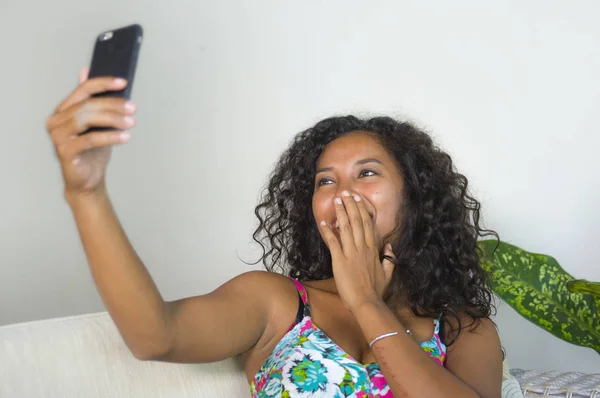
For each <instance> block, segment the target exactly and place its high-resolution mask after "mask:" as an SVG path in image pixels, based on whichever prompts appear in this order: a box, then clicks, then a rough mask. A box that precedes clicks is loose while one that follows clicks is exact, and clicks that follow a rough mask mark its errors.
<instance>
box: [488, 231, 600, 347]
mask: <svg viewBox="0 0 600 398" xmlns="http://www.w3.org/2000/svg"><path fill="white" fill-rule="evenodd" d="M497 243H498V242H497V241H496V240H482V241H479V242H478V244H479V247H480V248H481V249H482V250H483V256H482V259H481V262H482V266H483V268H484V269H486V271H488V272H489V273H490V275H491V284H492V290H493V291H494V293H496V294H497V295H498V296H499V297H500V298H502V300H504V301H505V302H506V303H508V304H509V305H510V306H511V307H512V308H514V309H515V310H516V311H517V312H519V314H521V315H522V316H523V317H524V318H525V319H527V320H529V321H531V322H533V323H534V324H536V325H538V326H540V327H541V328H543V329H545V330H547V331H548V332H550V333H552V334H553V335H554V336H556V337H558V338H560V339H562V340H564V341H567V342H569V343H572V344H576V345H579V346H583V347H590V348H593V349H594V350H596V351H597V352H598V353H600V319H599V316H598V312H597V310H598V307H597V305H596V301H595V300H594V297H593V296H591V295H588V294H583V293H579V292H571V291H569V289H568V287H567V284H568V282H569V281H572V280H573V279H574V278H573V277H572V276H571V275H569V274H568V273H567V272H566V271H565V270H563V269H562V267H561V266H560V265H559V264H558V262H557V261H556V259H554V258H553V257H550V256H547V255H544V254H536V253H529V252H526V251H525V250H523V249H521V248H519V247H517V246H513V245H510V244H508V243H506V242H500V244H499V246H498V248H497V249H496V251H495V252H494V248H495V247H496V245H497Z"/></svg>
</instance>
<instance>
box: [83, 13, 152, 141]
mask: <svg viewBox="0 0 600 398" xmlns="http://www.w3.org/2000/svg"><path fill="white" fill-rule="evenodd" d="M142 38H143V29H142V27H141V26H140V25H138V24H134V25H129V26H125V27H122V28H119V29H115V30H111V31H107V32H103V33H101V34H100V35H98V37H97V38H96V43H95V45H94V52H93V54H92V62H91V64H90V73H89V78H90V79H91V78H94V77H100V76H114V77H122V78H124V79H126V80H127V82H128V83H127V87H125V88H124V89H123V90H120V91H107V92H104V93H99V94H94V95H93V97H121V98H126V99H130V98H131V92H132V89H133V81H134V78H135V71H136V67H137V60H138V56H139V53H140V47H141V44H142ZM106 130H114V129H112V128H108V127H94V128H92V129H89V130H87V131H85V132H84V133H83V134H87V133H91V132H95V131H106Z"/></svg>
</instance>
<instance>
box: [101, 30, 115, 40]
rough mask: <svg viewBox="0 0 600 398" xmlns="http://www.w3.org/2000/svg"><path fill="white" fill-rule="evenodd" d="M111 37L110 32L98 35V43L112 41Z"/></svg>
mask: <svg viewBox="0 0 600 398" xmlns="http://www.w3.org/2000/svg"><path fill="white" fill-rule="evenodd" d="M112 37H113V33H112V32H106V33H102V34H101V35H100V41H107V40H110V39H112Z"/></svg>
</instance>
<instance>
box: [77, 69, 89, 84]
mask: <svg viewBox="0 0 600 398" xmlns="http://www.w3.org/2000/svg"><path fill="white" fill-rule="evenodd" d="M89 75H90V67H89V66H84V67H83V68H81V70H80V71H79V84H81V83H83V82H84V81H86V80H87V79H88V76H89Z"/></svg>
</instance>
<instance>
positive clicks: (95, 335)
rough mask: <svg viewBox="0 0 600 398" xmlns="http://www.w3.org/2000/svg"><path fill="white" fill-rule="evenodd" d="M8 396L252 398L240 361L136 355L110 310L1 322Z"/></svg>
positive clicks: (0, 352) (3, 389)
mask: <svg viewBox="0 0 600 398" xmlns="http://www.w3.org/2000/svg"><path fill="white" fill-rule="evenodd" d="M0 342H1V344H0V397H2V398H21V397H27V398H29V397H32V398H42V397H48V398H50V397H52V398H54V397H56V398H59V397H60V398H65V397H85V398H94V397H98V398H100V397H102V398H112V397H119V398H121V397H127V398H136V397H140V398H141V397H144V398H151V397H169V398H179V397H182V398H183V397H186V398H188V397H189V398H192V397H194V398H197V397H201V398H204V397H206V398H209V397H210V398H219V397H228V398H237V397H244V398H246V397H250V389H249V387H248V382H247V381H246V377H245V375H244V373H243V371H242V369H241V367H240V364H239V363H238V361H236V360H234V359H230V360H227V361H222V362H217V363H212V364H201V365H187V364H185V365H184V364H171V363H161V362H144V361H139V360H137V359H136V358H134V357H133V355H131V353H130V352H129V350H128V349H127V347H126V346H125V344H124V343H123V340H122V339H121V336H120V335H119V333H118V331H117V329H116V327H115V325H114V323H113V322H112V320H111V319H110V317H109V316H108V314H107V313H98V314H88V315H81V316H75V317H68V318H56V319H49V320H44V321H36V322H27V323H20V324H15V325H8V326H2V327H0Z"/></svg>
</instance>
